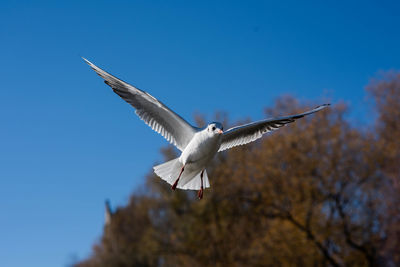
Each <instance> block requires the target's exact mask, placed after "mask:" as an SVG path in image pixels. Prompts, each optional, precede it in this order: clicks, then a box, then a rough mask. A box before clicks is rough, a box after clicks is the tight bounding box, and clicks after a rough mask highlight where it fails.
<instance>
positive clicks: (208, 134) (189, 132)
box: [83, 58, 329, 199]
mask: <svg viewBox="0 0 400 267" xmlns="http://www.w3.org/2000/svg"><path fill="white" fill-rule="evenodd" d="M83 59H84V60H85V62H86V63H87V64H89V66H90V67H91V68H92V69H93V70H94V71H95V72H96V73H97V74H98V75H99V76H100V77H101V78H103V79H104V82H105V83H106V84H107V85H109V86H110V87H111V88H112V89H113V91H114V92H115V93H116V94H118V95H119V96H120V97H121V98H122V99H124V100H125V101H126V102H128V103H129V104H131V105H132V106H133V107H134V108H135V109H136V114H137V115H138V116H139V118H140V119H142V120H143V121H144V122H145V123H146V124H147V125H149V126H150V127H151V128H152V129H153V130H154V131H156V132H158V133H159V134H161V135H162V136H163V137H164V138H165V139H167V141H169V142H170V143H171V144H173V145H175V146H176V147H177V148H178V149H179V150H180V151H181V155H180V156H179V157H178V158H176V159H173V160H170V161H168V162H165V163H163V164H160V165H157V166H154V167H153V169H154V172H155V173H156V174H157V175H158V176H159V177H160V178H161V179H163V180H164V181H166V182H168V183H169V184H170V185H171V186H172V190H175V189H176V188H179V189H186V190H198V194H197V195H198V198H199V199H202V198H203V190H204V189H205V188H208V187H210V182H209V180H208V176H207V172H206V167H207V165H208V164H209V162H210V161H211V160H212V158H213V157H214V156H215V154H217V153H218V152H221V151H224V150H227V149H230V148H232V147H235V146H240V145H244V144H247V143H250V142H253V141H255V140H257V139H259V138H261V137H262V136H263V134H265V133H268V132H271V131H273V130H276V129H278V128H280V127H282V126H284V125H286V124H288V123H291V122H294V121H295V120H297V119H300V118H302V117H304V116H307V115H310V114H312V113H315V112H317V111H320V110H322V109H324V108H325V107H327V106H329V104H324V105H320V106H318V107H316V108H314V109H312V110H310V111H307V112H304V113H301V114H297V115H290V116H286V117H279V118H271V119H265V120H261V121H256V122H252V123H248V124H244V125H240V126H236V127H233V128H230V129H228V130H226V131H224V129H223V126H222V124H221V123H219V122H211V123H210V124H208V125H207V126H206V127H204V128H197V127H195V126H192V125H190V124H189V123H188V122H187V121H185V120H184V119H183V118H182V117H181V116H179V115H178V114H176V113H175V112H174V111H172V110H171V109H169V108H168V107H167V106H166V105H164V104H163V103H161V102H160V101H159V100H157V99H156V98H155V97H153V96H152V95H150V94H149V93H147V92H145V91H142V90H140V89H138V88H136V87H135V86H133V85H130V84H128V83H126V82H124V81H122V80H120V79H118V78H117V77H115V76H113V75H111V74H109V73H107V72H106V71H104V70H102V69H101V68H99V67H97V66H96V65H94V64H93V63H91V62H90V61H88V60H87V59H85V58H83Z"/></svg>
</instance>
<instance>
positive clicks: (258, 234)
mask: <svg viewBox="0 0 400 267" xmlns="http://www.w3.org/2000/svg"><path fill="white" fill-rule="evenodd" d="M394 77H395V78H394V79H393V78H391V79H387V80H384V81H380V82H374V83H372V84H371V86H370V87H368V90H369V92H371V94H372V95H373V96H374V97H375V99H376V106H377V110H378V120H377V123H376V126H375V127H371V128H370V129H371V130H370V131H363V130H359V129H357V128H355V127H352V126H351V125H349V123H348V122H347V121H346V120H345V113H346V110H347V108H346V106H345V105H343V104H337V105H334V106H332V107H331V108H329V109H327V110H325V111H323V112H319V113H317V114H315V115H313V116H310V117H306V118H304V119H302V120H300V121H298V122H296V123H294V124H291V125H288V126H286V127H284V128H283V129H280V130H278V131H277V132H275V133H273V134H271V135H270V136H267V137H265V138H263V139H261V140H259V141H258V142H255V143H253V144H250V145H247V146H243V147H237V148H235V149H231V150H229V151H227V152H224V153H220V154H218V155H217V157H216V159H215V160H214V161H213V163H212V165H211V166H210V167H209V168H208V173H209V176H210V177H211V183H212V187H211V188H210V189H207V190H206V191H205V197H204V199H203V200H201V201H198V200H197V198H196V192H194V191H193V192H192V191H181V190H178V191H176V192H172V191H171V188H170V186H169V185H167V184H166V183H164V182H163V181H162V180H160V179H159V178H157V177H156V176H155V175H154V174H153V173H150V174H149V175H148V177H147V183H146V185H145V186H144V188H143V190H141V191H142V192H144V193H137V192H136V193H134V194H133V195H132V197H131V200H130V203H129V204H128V205H127V206H126V207H122V208H119V209H117V211H116V212H115V213H113V214H112V215H111V219H110V220H109V223H108V224H107V225H106V226H105V229H104V234H103V237H102V239H101V241H100V242H99V243H98V244H96V245H95V246H94V249H93V255H92V256H91V257H90V258H89V259H87V260H85V261H82V262H80V263H77V264H76V266H82V267H83V266H293V265H297V266H298V265H300V266H326V265H331V266H347V265H351V266H376V265H381V266H382V265H388V266H390V265H393V266H395V264H397V263H399V261H398V259H399V255H400V253H399V251H396V249H398V247H399V243H398V242H399V231H398V230H399V229H398V228H397V227H398V225H399V224H398V222H399V221H398V217H399V206H400V205H398V204H399V203H400V202H399V198H398V195H399V194H398V193H399V191H397V194H394V189H393V186H392V185H393V184H395V183H396V182H397V183H398V182H399V180H398V179H399V175H398V174H399V173H398V169H396V167H397V166H396V163H397V164H398V162H399V161H398V159H399V158H398V157H399V143H398V141H397V140H399V139H398V138H397V139H396V136H399V133H400V132H399V130H398V129H399V119H400V116H398V114H399V113H398V112H400V111H399V110H400V109H399V106H398V105H399V103H400V101H397V102H396V101H394V102H396V103H394V102H393V101H392V100H393V99H397V100H398V98H399V88H400V87H399V84H400V82H399V80H400V78H399V77H400V76H398V75H397V76H394ZM382 88H383V89H382ZM387 88H392V89H387ZM393 88H397V89H393ZM392 94H393V95H392ZM391 95H392V96H391ZM386 102H390V105H389V104H385V103H386ZM392 102H393V103H392ZM396 105H397V106H396ZM308 106H309V105H308ZM306 109H307V108H306V107H305V106H304V105H300V104H299V103H298V102H297V101H296V100H295V99H293V98H291V97H283V98H280V99H278V100H277V102H276V105H275V106H274V107H273V108H272V109H267V110H266V115H267V116H272V115H274V116H275V115H282V114H289V113H296V112H300V111H303V110H306ZM391 109H397V110H396V111H395V112H397V113H393V112H394V111H391ZM391 114H397V116H390V115H391ZM219 117H220V118H219V120H222V121H224V122H225V123H224V124H227V121H228V120H227V116H226V115H225V114H220V115H219ZM197 121H198V123H199V124H201V123H202V122H204V119H202V118H201V116H198V118H197ZM387 131H390V132H391V133H392V134H388V132H387ZM375 132H376V133H375ZM387 151H388V152H387ZM162 153H163V154H164V156H165V160H168V159H170V158H174V157H176V151H175V150H174V149H172V148H171V147H168V148H166V149H163V150H162ZM397 185H398V184H397ZM396 190H398V187H397V189H396ZM396 205H397V206H396ZM395 218H397V219H395ZM396 223H397V224H396Z"/></svg>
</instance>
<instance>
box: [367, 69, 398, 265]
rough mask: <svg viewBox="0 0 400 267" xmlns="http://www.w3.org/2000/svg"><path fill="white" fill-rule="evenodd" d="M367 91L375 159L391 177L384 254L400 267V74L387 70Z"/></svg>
mask: <svg viewBox="0 0 400 267" xmlns="http://www.w3.org/2000/svg"><path fill="white" fill-rule="evenodd" d="M367 91H368V92H369V93H370V95H371V96H372V97H373V100H374V103H375V107H376V111H377V118H376V122H375V143H376V144H377V146H378V151H377V153H376V155H375V160H376V161H377V162H378V164H379V165H380V168H379V169H380V170H381V171H382V172H383V175H385V176H386V177H387V178H389V179H390V186H389V187H388V188H387V189H388V190H387V191H386V192H385V201H386V203H387V206H388V208H387V214H386V217H385V221H384V224H383V225H382V227H385V228H386V229H385V232H386V235H387V242H386V244H385V248H384V251H383V253H384V257H386V258H391V259H392V261H393V262H392V263H393V265H396V266H400V165H399V164H400V73H395V72H390V73H384V74H383V77H381V79H375V80H373V81H372V82H371V84H370V85H369V86H367Z"/></svg>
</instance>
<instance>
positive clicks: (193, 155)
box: [179, 129, 221, 166]
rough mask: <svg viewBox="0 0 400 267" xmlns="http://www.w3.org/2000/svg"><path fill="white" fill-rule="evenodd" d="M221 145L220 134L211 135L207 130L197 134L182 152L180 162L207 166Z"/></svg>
mask: <svg viewBox="0 0 400 267" xmlns="http://www.w3.org/2000/svg"><path fill="white" fill-rule="evenodd" d="M220 145H221V135H220V134H213V133H210V132H209V131H207V129H205V130H203V131H200V132H197V133H196V134H195V135H194V136H193V138H192V140H190V142H189V144H188V145H187V146H186V147H185V149H184V150H183V151H182V154H181V156H180V157H179V161H180V162H181V163H182V164H184V165H186V164H193V163H199V165H204V166H205V165H206V164H207V163H209V162H210V160H211V159H212V158H213V157H214V155H215V154H216V153H217V152H218V149H219V147H220ZM201 163H203V164H201Z"/></svg>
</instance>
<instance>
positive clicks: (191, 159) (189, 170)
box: [154, 126, 222, 190]
mask: <svg viewBox="0 0 400 267" xmlns="http://www.w3.org/2000/svg"><path fill="white" fill-rule="evenodd" d="M212 128H213V127H212V126H211V127H210V126H209V127H207V128H205V129H203V130H201V131H199V132H197V133H195V134H194V135H193V138H192V139H191V140H190V142H189V143H188V144H187V146H186V147H185V149H184V150H183V151H182V153H181V155H180V157H179V158H177V159H174V160H171V161H168V162H166V163H164V164H161V165H157V166H155V167H154V172H155V173H156V174H157V175H158V176H159V177H161V179H163V180H165V181H167V182H168V183H169V184H171V185H172V184H173V183H174V182H175V181H176V178H177V177H178V176H179V175H180V171H181V169H182V167H183V166H184V168H185V171H184V172H183V173H182V175H181V177H180V179H179V182H178V184H177V188H180V189H190V190H199V189H201V187H202V182H201V176H200V175H201V172H203V171H204V174H203V175H204V176H203V187H204V188H207V187H209V181H208V176H207V172H206V171H205V169H206V167H207V165H208V164H209V163H210V161H211V160H212V159H213V158H214V156H215V154H217V152H218V150H219V148H220V146H221V140H222V131H217V130H213V129H212ZM214 128H215V127H214Z"/></svg>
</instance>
